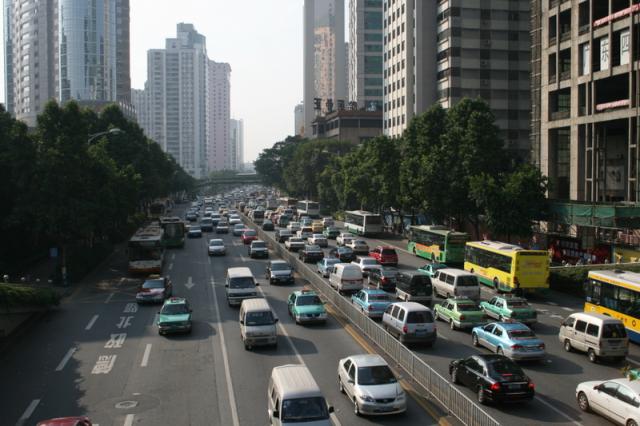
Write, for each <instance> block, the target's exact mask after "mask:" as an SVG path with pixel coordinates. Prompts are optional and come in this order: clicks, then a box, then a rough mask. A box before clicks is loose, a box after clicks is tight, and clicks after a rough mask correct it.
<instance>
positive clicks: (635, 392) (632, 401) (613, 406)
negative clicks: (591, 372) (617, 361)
mask: <svg viewBox="0 0 640 426" xmlns="http://www.w3.org/2000/svg"><path fill="white" fill-rule="evenodd" d="M576 399H577V401H578V406H579V407H580V409H581V410H582V411H593V412H594V413H597V414H600V415H601V416H603V417H606V418H608V419H609V420H611V421H613V422H615V423H617V424H620V425H626V426H632V425H635V426H637V425H638V424H640V381H638V380H633V381H631V380H629V379H627V378H622V379H613V380H594V381H590V382H582V383H580V384H578V386H577V387H576Z"/></svg>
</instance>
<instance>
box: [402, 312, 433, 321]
mask: <svg viewBox="0 0 640 426" xmlns="http://www.w3.org/2000/svg"><path fill="white" fill-rule="evenodd" d="M427 322H433V316H432V315H431V312H429V311H411V312H409V314H408V315H407V324H424V323H427Z"/></svg>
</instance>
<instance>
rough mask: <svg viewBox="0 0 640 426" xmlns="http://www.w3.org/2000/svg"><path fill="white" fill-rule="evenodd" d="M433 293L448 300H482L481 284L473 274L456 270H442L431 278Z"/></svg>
mask: <svg viewBox="0 0 640 426" xmlns="http://www.w3.org/2000/svg"><path fill="white" fill-rule="evenodd" d="M431 284H432V285H433V293H434V294H435V295H436V296H441V297H444V298H446V299H448V298H450V297H467V298H469V299H473V300H480V284H478V278H477V277H476V276H475V275H474V274H472V273H471V272H467V271H463V270H462V269H455V268H442V269H438V270H437V271H436V274H435V275H434V277H433V278H431Z"/></svg>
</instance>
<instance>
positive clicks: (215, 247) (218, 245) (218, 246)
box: [207, 239, 227, 256]
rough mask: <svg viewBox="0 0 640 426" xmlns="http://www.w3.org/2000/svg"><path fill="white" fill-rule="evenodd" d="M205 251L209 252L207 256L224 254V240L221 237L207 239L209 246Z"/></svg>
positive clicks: (225, 250)
mask: <svg viewBox="0 0 640 426" xmlns="http://www.w3.org/2000/svg"><path fill="white" fill-rule="evenodd" d="M207 252H208V253H209V256H214V255H221V256H224V255H225V254H226V253H227V249H226V248H225V246H224V241H223V240H221V239H213V240H209V247H208V248H207Z"/></svg>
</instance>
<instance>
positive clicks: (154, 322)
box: [151, 314, 160, 325]
mask: <svg viewBox="0 0 640 426" xmlns="http://www.w3.org/2000/svg"><path fill="white" fill-rule="evenodd" d="M159 318H160V314H156V315H155V316H154V317H153V322H152V323H151V325H155V324H158V319H159Z"/></svg>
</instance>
